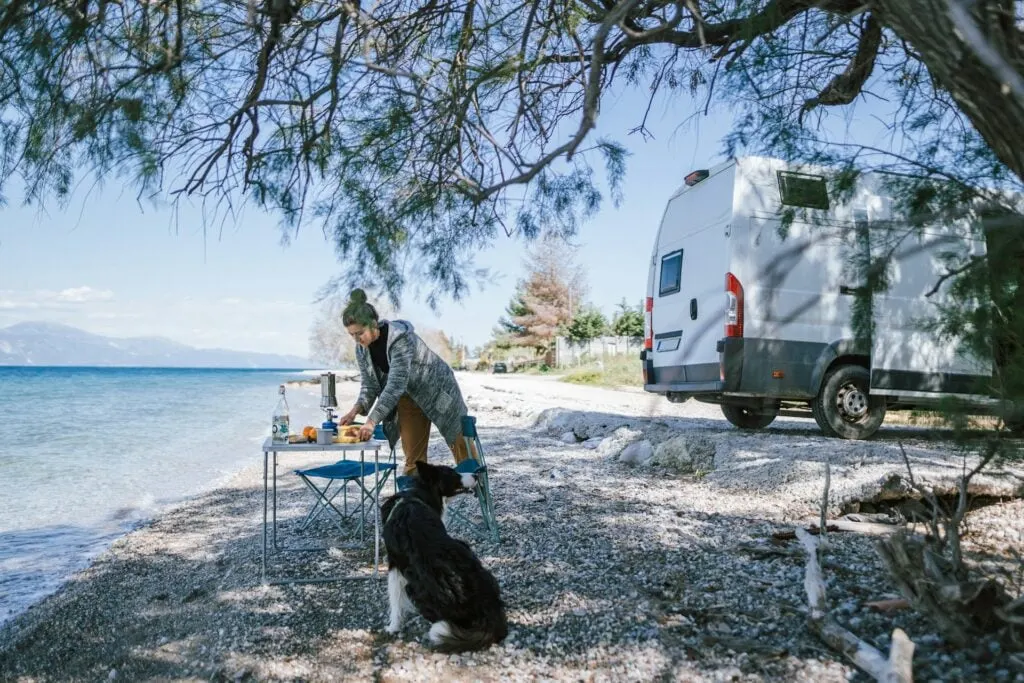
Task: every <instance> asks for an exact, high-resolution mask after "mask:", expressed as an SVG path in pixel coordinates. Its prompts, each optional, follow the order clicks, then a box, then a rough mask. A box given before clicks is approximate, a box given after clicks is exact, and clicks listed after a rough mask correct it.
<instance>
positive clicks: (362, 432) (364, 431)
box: [359, 418, 377, 441]
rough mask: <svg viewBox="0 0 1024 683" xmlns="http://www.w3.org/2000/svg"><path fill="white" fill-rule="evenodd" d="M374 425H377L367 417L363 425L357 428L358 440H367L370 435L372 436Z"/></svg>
mask: <svg viewBox="0 0 1024 683" xmlns="http://www.w3.org/2000/svg"><path fill="white" fill-rule="evenodd" d="M376 426H377V425H376V423H374V421H373V420H371V419H369V418H367V420H366V422H364V423H363V426H362V427H361V428H360V429H359V440H360V441H369V440H370V437H371V436H373V428H374V427H376Z"/></svg>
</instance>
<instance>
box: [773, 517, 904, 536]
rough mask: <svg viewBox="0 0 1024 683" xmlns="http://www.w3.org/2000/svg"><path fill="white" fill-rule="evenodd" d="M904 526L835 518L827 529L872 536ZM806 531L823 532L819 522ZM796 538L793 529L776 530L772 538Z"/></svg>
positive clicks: (887, 534) (813, 533)
mask: <svg viewBox="0 0 1024 683" xmlns="http://www.w3.org/2000/svg"><path fill="white" fill-rule="evenodd" d="M901 528H902V527H899V526H895V525H893V524H879V523H877V522H851V521H850V520H847V519H833V520H831V521H830V522H828V524H827V525H826V528H825V530H826V531H828V532H830V533H831V532H840V531H848V532H851V533H855V534H867V535H871V536H889V535H891V534H894V533H896V532H897V531H899V530H900V529H901ZM804 531H806V532H807V533H809V534H811V535H812V536H817V535H818V534H820V533H821V529H820V528H819V527H818V525H817V524H810V525H808V526H806V527H804ZM795 538H796V532H795V531H793V530H792V529H785V530H783V531H776V532H774V533H772V539H773V540H776V541H792V540H794V539H795Z"/></svg>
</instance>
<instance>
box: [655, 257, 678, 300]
mask: <svg viewBox="0 0 1024 683" xmlns="http://www.w3.org/2000/svg"><path fill="white" fill-rule="evenodd" d="M682 276H683V250H682V249H680V250H679V251H673V252H672V253H671V254H665V255H664V256H662V257H661V282H660V284H659V285H658V296H667V295H669V294H675V293H676V292H678V291H679V286H680V281H681V280H682Z"/></svg>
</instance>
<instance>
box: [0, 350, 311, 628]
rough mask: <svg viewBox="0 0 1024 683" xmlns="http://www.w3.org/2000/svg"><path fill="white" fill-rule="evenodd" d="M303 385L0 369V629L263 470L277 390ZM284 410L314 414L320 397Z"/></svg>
mask: <svg viewBox="0 0 1024 683" xmlns="http://www.w3.org/2000/svg"><path fill="white" fill-rule="evenodd" d="M302 377H303V375H302V374H300V372H299V371H281V370H210V369H163V368H161V369H152V368H65V367H62V368H33V367H0V623H3V622H5V621H7V620H9V619H10V618H11V617H13V616H14V615H16V614H18V613H19V612H22V611H24V610H25V609H26V608H28V606H29V605H31V604H32V603H34V602H36V601H38V600H39V599H41V598H42V597H44V596H45V595H47V594H49V593H52V592H53V591H54V590H56V589H57V588H58V587H59V586H60V584H61V583H62V582H63V581H64V580H66V579H67V578H68V577H69V576H70V575H71V574H72V573H74V572H75V571H78V570H80V569H82V568H84V567H85V566H87V565H88V563H89V561H90V560H91V559H92V558H93V557H94V556H95V555H97V554H98V553H99V552H101V551H102V550H103V549H105V548H106V547H107V546H109V545H110V543H111V542H112V541H114V540H115V539H116V538H118V537H119V536H121V535H123V534H124V533H126V532H127V531H130V530H131V529H133V528H135V527H137V526H138V525H139V524H140V523H142V522H144V521H146V520H148V519H151V518H153V517H154V516H155V515H158V514H159V513H160V512H161V511H163V510H165V509H167V508H168V507H169V506H172V505H174V504H175V503H179V502H181V501H182V500H184V499H185V498H188V497H190V496H195V495H197V494H199V493H202V492H204V491H208V490H211V489H213V488H216V487H217V486H218V485H219V484H222V483H224V482H225V481H226V480H227V479H229V478H230V477H231V475H233V474H235V473H237V472H238V471H240V470H242V469H243V468H244V467H246V466H248V465H254V464H257V463H262V453H261V451H260V445H261V443H262V442H263V439H265V438H266V437H267V435H268V434H269V433H270V418H271V413H272V412H273V408H274V404H275V403H276V402H277V399H278V395H277V388H278V385H280V384H283V383H286V382H288V381H291V380H295V379H301V378H302ZM288 400H289V403H290V404H291V405H292V410H293V411H294V412H301V413H306V414H312V415H316V414H317V412H318V409H317V405H318V403H319V392H318V391H317V392H312V391H305V392H297V391H289V393H288ZM307 404H308V405H307Z"/></svg>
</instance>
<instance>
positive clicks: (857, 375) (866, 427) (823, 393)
mask: <svg viewBox="0 0 1024 683" xmlns="http://www.w3.org/2000/svg"><path fill="white" fill-rule="evenodd" d="M870 386H871V375H870V373H869V372H868V370H867V368H865V367H863V366H861V365H840V366H838V367H835V368H833V369H831V370H829V372H828V374H827V375H825V381H823V382H822V383H821V389H820V390H819V391H818V395H817V396H815V397H814V400H813V401H811V413H813V415H814V421H815V422H817V423H818V426H819V427H820V428H821V431H822V433H823V434H824V435H825V436H831V437H838V438H841V439H867V438H870V437H871V436H872V435H874V433H875V432H877V431H878V428H879V427H881V426H882V420H884V419H885V399H884V398H881V397H879V396H871V395H870V394H869V393H868V390H869V387H870Z"/></svg>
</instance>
